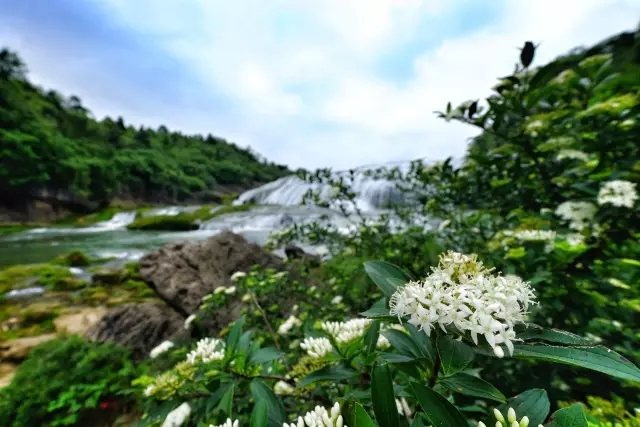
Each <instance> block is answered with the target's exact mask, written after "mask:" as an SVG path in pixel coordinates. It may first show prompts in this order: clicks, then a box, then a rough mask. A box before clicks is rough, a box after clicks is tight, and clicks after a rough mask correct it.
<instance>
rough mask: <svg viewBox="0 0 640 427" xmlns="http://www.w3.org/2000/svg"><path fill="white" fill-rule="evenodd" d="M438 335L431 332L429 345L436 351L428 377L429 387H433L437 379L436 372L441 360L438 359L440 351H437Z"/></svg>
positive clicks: (438, 370) (438, 369)
mask: <svg viewBox="0 0 640 427" xmlns="http://www.w3.org/2000/svg"><path fill="white" fill-rule="evenodd" d="M437 340H438V335H437V334H436V333H435V331H434V333H432V334H431V345H432V346H433V349H434V350H435V351H436V360H434V361H433V370H432V371H431V377H429V388H433V387H434V386H435V385H436V381H438V373H439V372H440V367H441V366H442V360H440V353H438V345H437Z"/></svg>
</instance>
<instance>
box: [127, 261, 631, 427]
mask: <svg viewBox="0 0 640 427" xmlns="http://www.w3.org/2000/svg"><path fill="white" fill-rule="evenodd" d="M365 270H366V272H367V274H368V275H369V277H370V278H371V279H372V281H373V282H374V283H375V284H376V285H377V287H378V288H379V289H380V291H381V292H382V293H383V295H384V297H383V298H382V299H381V300H380V301H378V302H377V303H376V304H374V305H373V307H371V308H370V309H369V310H367V311H366V312H364V313H362V316H363V318H356V319H351V320H347V321H340V322H337V321H324V322H320V323H319V324H318V325H317V326H318V327H317V328H316V329H315V330H312V331H309V332H310V334H311V335H310V336H308V337H306V338H305V339H304V340H303V341H302V342H301V343H300V344H299V350H300V353H301V357H299V360H298V363H296V364H295V365H293V366H289V365H288V362H287V360H286V359H287V357H286V355H285V354H284V353H282V352H281V351H279V350H278V349H276V348H273V347H264V348H262V347H261V346H260V344H259V341H260V340H256V339H254V335H253V333H252V331H246V332H243V328H244V325H245V318H244V317H242V318H240V319H239V320H238V321H236V322H235V323H234V325H233V327H232V328H231V329H230V330H229V333H228V335H227V337H226V340H224V341H223V340H221V339H218V338H204V339H202V340H200V341H199V342H198V343H197V344H196V346H195V348H193V349H192V350H191V351H190V352H189V353H188V354H187V356H186V360H185V361H183V362H180V363H178V364H177V365H176V366H175V367H174V368H173V369H171V370H169V371H167V372H165V373H163V374H161V375H159V376H158V377H156V378H155V379H149V380H148V381H147V382H146V383H144V384H143V383H142V382H140V381H139V382H138V383H139V384H140V385H144V386H145V394H146V395H147V396H149V397H150V398H152V399H154V400H156V401H158V402H160V403H161V405H160V406H159V407H157V408H156V410H155V411H151V412H150V413H149V414H148V415H147V421H152V420H153V419H156V420H160V419H162V418H163V419H164V422H163V426H178V425H182V424H184V423H185V422H187V421H188V420H189V419H190V418H194V417H195V419H198V420H199V421H200V422H201V423H202V422H205V424H206V422H209V423H211V424H209V425H210V426H211V427H215V426H221V427H227V426H230V427H234V426H235V427H237V426H240V425H245V424H241V423H246V422H248V423H249V424H250V425H251V426H265V427H266V426H272V427H276V426H277V427H305V426H308V427H315V426H338V427H340V426H359V427H377V426H379V427H398V426H416V425H417V426H427V425H433V426H437V425H446V426H451V427H456V426H461V427H462V426H465V427H466V426H467V425H468V421H467V418H468V416H467V415H468V414H467V415H465V413H466V412H468V409H467V410H465V408H464V407H460V406H459V405H457V404H456V403H457V397H456V396H458V395H462V396H472V397H474V398H478V399H486V400H491V401H495V402H497V403H498V406H497V407H495V408H494V409H493V410H492V412H490V413H485V415H484V421H483V419H480V420H477V422H478V425H479V426H485V425H486V424H485V422H489V423H490V424H492V425H493V424H495V425H500V426H503V425H509V426H515V425H518V426H528V425H529V424H531V425H534V426H540V425H542V424H543V423H544V422H545V421H546V420H547V418H548V415H549V410H550V402H549V400H548V397H547V395H546V392H545V391H544V390H542V389H531V390H528V391H525V392H523V393H521V394H519V395H517V396H514V397H512V398H509V399H507V398H506V397H505V396H504V395H503V394H502V393H501V392H500V391H499V390H498V389H497V388H496V387H495V386H493V385H492V384H490V383H488V382H487V381H485V380H483V379H482V378H480V377H479V375H478V371H477V370H476V369H473V368H472V367H471V365H472V362H473V360H474V359H475V358H476V356H480V357H486V356H494V357H498V358H508V357H515V358H534V359H536V358H537V359H540V360H545V361H552V362H557V363H563V364H569V365H572V366H576V367H580V368H586V369H592V370H595V371H599V372H602V373H605V374H608V375H611V376H614V377H618V378H622V379H625V380H628V381H635V382H638V383H640V369H638V368H637V367H636V366H634V365H633V364H632V363H630V362H629V361H628V360H626V359H624V358H623V357H622V356H620V355H619V354H618V353H616V352H614V351H612V350H610V349H607V348H606V347H603V346H599V345H595V344H594V343H593V342H591V341H590V340H588V339H585V338H582V337H579V336H577V335H574V334H570V333H567V332H563V331H560V330H555V329H545V328H542V327H540V326H537V325H534V324H529V323H527V314H528V308H529V307H530V306H532V305H534V304H535V295H534V291H533V290H532V288H531V287H530V285H529V283H527V282H525V281H523V280H522V279H520V278H518V277H515V276H501V275H500V274H496V273H494V272H493V271H492V270H491V269H487V268H486V267H485V266H484V265H483V264H482V262H480V261H479V260H478V259H477V257H476V256H467V255H464V254H461V253H456V252H452V251H449V252H447V253H444V254H442V255H441V256H440V262H439V264H438V265H437V266H435V267H433V268H432V272H431V274H429V275H428V276H427V277H426V278H424V279H423V280H419V281H416V280H411V278H410V277H409V276H408V275H407V273H405V272H404V271H402V270H401V269H399V268H398V267H396V266H394V265H393V264H389V263H387V262H384V261H372V262H367V263H366V264H365ZM502 346H504V347H506V348H507V350H508V352H507V354H505V352H504V350H503V349H502ZM168 347H169V346H167V345H164V348H167V350H168ZM318 386H321V388H318ZM245 387H246V389H248V390H249V391H250V394H251V396H252V400H253V402H254V403H253V405H251V404H249V402H247V401H246V400H241V401H238V400H236V397H237V396H241V395H242V392H243V388H245ZM314 396H315V399H319V400H318V401H319V402H323V401H325V402H326V400H325V399H331V400H329V402H331V401H332V400H333V403H331V404H330V405H329V406H326V404H325V406H323V405H316V406H315V407H308V408H307V409H308V410H307V412H306V414H305V415H300V416H298V417H293V418H289V416H288V415H287V411H286V409H287V408H295V405H293V404H292V400H293V399H296V398H297V399H300V398H303V397H306V399H309V398H311V399H310V403H311V402H313V400H315V399H314ZM180 401H182V403H180V404H179V405H176V403H177V402H180ZM168 410H170V411H168ZM492 416H493V420H491V421H487V420H488V419H489V418H491V417H492ZM476 419H477V418H476ZM374 420H375V421H374ZM213 423H217V424H213ZM548 425H552V426H556V427H560V426H567V427H568V426H587V418H586V416H585V413H584V411H583V408H582V406H580V405H578V404H576V405H573V406H570V407H567V408H563V409H560V410H558V411H556V412H555V413H554V414H553V415H552V416H551V421H550V424H548Z"/></svg>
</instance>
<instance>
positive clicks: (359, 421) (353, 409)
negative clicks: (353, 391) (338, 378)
mask: <svg viewBox="0 0 640 427" xmlns="http://www.w3.org/2000/svg"><path fill="white" fill-rule="evenodd" d="M340 409H341V411H340V412H341V413H342V418H343V421H344V425H346V426H349V427H351V426H353V427H377V426H376V424H375V423H374V422H373V420H372V419H371V417H370V416H369V414H367V411H365V409H364V408H363V407H362V405H361V404H359V403H358V402H356V401H355V400H353V399H349V400H347V401H346V402H344V403H343V404H342V405H341V408H340Z"/></svg>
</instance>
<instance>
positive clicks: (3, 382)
mask: <svg viewBox="0 0 640 427" xmlns="http://www.w3.org/2000/svg"><path fill="white" fill-rule="evenodd" d="M17 370H18V366H16V365H14V364H13V363H0V388H2V387H6V386H8V385H9V384H11V380H12V379H13V377H14V376H15V375H16V371H17Z"/></svg>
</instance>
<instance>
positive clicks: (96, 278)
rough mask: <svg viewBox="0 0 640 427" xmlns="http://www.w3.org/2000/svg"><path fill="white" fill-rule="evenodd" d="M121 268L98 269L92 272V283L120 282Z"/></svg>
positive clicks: (109, 283) (113, 283)
mask: <svg viewBox="0 0 640 427" xmlns="http://www.w3.org/2000/svg"><path fill="white" fill-rule="evenodd" d="M122 276H123V274H122V270H119V269H106V268H103V269H99V270H96V271H95V272H94V273H93V276H92V277H91V280H92V282H93V284H94V285H102V286H104V285H110V286H113V285H119V284H120V283H121V282H122Z"/></svg>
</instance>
